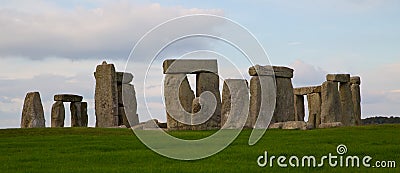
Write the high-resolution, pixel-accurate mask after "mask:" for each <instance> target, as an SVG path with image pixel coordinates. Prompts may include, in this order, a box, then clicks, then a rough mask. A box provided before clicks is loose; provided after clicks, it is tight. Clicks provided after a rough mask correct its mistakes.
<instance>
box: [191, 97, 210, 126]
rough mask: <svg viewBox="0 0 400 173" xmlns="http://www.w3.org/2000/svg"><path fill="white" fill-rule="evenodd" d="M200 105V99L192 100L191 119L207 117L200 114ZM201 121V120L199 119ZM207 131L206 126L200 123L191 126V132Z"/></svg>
mask: <svg viewBox="0 0 400 173" xmlns="http://www.w3.org/2000/svg"><path fill="white" fill-rule="evenodd" d="M202 104H204V103H202V102H201V99H200V97H196V98H194V99H193V102H192V114H193V115H192V119H195V118H197V117H196V116H207V115H203V114H201V113H200V111H201V107H202ZM199 119H201V118H199ZM206 129H207V124H206V123H201V124H196V125H192V130H206Z"/></svg>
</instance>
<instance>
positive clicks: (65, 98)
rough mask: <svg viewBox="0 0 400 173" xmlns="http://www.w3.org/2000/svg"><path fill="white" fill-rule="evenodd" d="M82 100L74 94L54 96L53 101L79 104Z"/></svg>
mask: <svg viewBox="0 0 400 173" xmlns="http://www.w3.org/2000/svg"><path fill="white" fill-rule="evenodd" d="M82 99H83V97H82V96H79V95H74V94H57V95H54V101H62V102H81V101H82Z"/></svg>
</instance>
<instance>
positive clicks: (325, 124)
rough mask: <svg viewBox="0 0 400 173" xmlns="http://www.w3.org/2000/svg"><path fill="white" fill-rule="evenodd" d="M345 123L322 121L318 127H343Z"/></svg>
mask: <svg viewBox="0 0 400 173" xmlns="http://www.w3.org/2000/svg"><path fill="white" fill-rule="evenodd" d="M341 126H343V124H342V123H341V122H331V123H321V124H320V125H319V126H318V128H321V129H325V128H333V127H341Z"/></svg>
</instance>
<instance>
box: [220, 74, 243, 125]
mask: <svg viewBox="0 0 400 173" xmlns="http://www.w3.org/2000/svg"><path fill="white" fill-rule="evenodd" d="M221 111H222V112H221V128H224V129H240V128H242V127H244V125H245V123H246V120H247V116H246V115H247V114H248V111H249V88H248V85H247V81H246V80H245V79H226V80H225V81H224V86H223V89H222V110H221Z"/></svg>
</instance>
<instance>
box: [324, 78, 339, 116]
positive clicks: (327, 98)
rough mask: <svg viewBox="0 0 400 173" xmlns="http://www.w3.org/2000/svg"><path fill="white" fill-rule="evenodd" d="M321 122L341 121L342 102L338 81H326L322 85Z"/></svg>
mask: <svg viewBox="0 0 400 173" xmlns="http://www.w3.org/2000/svg"><path fill="white" fill-rule="evenodd" d="M321 102H322V104H321V123H332V122H338V121H341V120H342V118H341V110H342V108H341V104H340V98H339V91H338V83H337V82H332V81H325V82H324V83H323V84H322V87H321Z"/></svg>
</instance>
